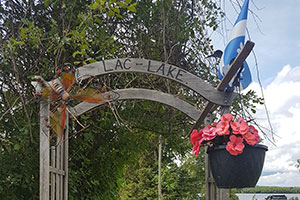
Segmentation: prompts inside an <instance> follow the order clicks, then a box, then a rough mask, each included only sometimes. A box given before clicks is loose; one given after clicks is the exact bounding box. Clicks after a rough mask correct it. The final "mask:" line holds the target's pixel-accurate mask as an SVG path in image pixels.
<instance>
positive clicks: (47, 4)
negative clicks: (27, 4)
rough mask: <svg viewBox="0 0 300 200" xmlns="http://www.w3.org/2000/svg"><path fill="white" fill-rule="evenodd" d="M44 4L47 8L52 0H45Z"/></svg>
mask: <svg viewBox="0 0 300 200" xmlns="http://www.w3.org/2000/svg"><path fill="white" fill-rule="evenodd" d="M44 5H45V7H46V8H47V7H48V6H49V5H50V0H45V1H44Z"/></svg>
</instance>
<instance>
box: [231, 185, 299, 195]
mask: <svg viewBox="0 0 300 200" xmlns="http://www.w3.org/2000/svg"><path fill="white" fill-rule="evenodd" d="M237 193H274V194H275V193H283V194H284V193H300V188H299V187H275V186H257V187H255V188H243V189H237Z"/></svg>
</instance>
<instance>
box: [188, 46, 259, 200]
mask: <svg viewBox="0 0 300 200" xmlns="http://www.w3.org/2000/svg"><path fill="white" fill-rule="evenodd" d="M253 47H254V43H253V42H250V41H247V43H246V44H245V46H244V48H243V49H242V51H241V52H240V53H239V54H238V56H237V57H236V58H235V60H234V61H233V63H232V64H231V66H230V68H229V71H228V72H227V74H226V75H225V76H224V77H223V79H222V81H221V82H220V84H219V85H218V86H217V90H219V91H224V90H225V88H226V86H227V85H228V83H229V82H230V81H231V79H232V78H233V77H234V75H235V74H236V72H237V71H238V69H239V68H240V67H241V66H242V64H243V62H244V61H245V59H246V58H247V57H248V55H249V54H250V52H251V50H252V49H253ZM230 101H231V100H230ZM213 107H214V103H212V102H209V103H207V104H206V106H205V108H204V109H203V111H202V113H201V115H200V117H199V119H198V120H197V122H196V124H195V125H194V127H193V128H198V127H199V126H200V125H201V123H202V121H203V120H204V119H205V124H206V125H207V124H210V123H212V115H211V112H212V109H213ZM228 109H229V107H226V108H224V111H226V110H228ZM205 178H206V193H205V195H206V200H229V197H230V193H229V189H219V188H217V186H216V185H215V182H214V180H213V177H212V174H211V170H210V166H209V162H208V155H207V154H205Z"/></svg>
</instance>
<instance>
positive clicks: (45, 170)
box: [40, 101, 50, 200]
mask: <svg viewBox="0 0 300 200" xmlns="http://www.w3.org/2000/svg"><path fill="white" fill-rule="evenodd" d="M49 109H50V104H49V103H48V102H46V101H41V102H40V200H48V199H49V164H50V149H49V148H50V142H49V134H50V130H49V128H47V126H48V121H49ZM46 119H47V120H46Z"/></svg>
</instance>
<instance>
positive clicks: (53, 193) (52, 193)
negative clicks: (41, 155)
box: [49, 146, 55, 200]
mask: <svg viewBox="0 0 300 200" xmlns="http://www.w3.org/2000/svg"><path fill="white" fill-rule="evenodd" d="M54 167H55V147H54V146H52V147H51V165H50V167H49V171H50V172H54V171H53V170H52V168H54ZM51 200H55V174H54V173H51Z"/></svg>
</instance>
